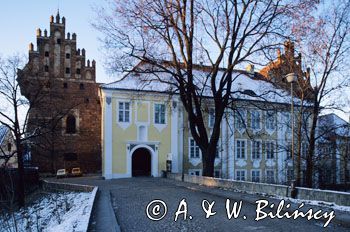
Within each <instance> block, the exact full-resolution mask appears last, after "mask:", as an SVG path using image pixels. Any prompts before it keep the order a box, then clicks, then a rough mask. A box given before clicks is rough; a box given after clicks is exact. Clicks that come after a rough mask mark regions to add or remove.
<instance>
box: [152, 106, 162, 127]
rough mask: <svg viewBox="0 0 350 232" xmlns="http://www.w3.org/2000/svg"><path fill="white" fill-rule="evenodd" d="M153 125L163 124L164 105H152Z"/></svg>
mask: <svg viewBox="0 0 350 232" xmlns="http://www.w3.org/2000/svg"><path fill="white" fill-rule="evenodd" d="M154 123H156V124H165V105H164V104H154Z"/></svg>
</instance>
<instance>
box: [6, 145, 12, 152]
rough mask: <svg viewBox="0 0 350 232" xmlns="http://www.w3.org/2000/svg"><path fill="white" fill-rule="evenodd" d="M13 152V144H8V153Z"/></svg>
mask: <svg viewBox="0 0 350 232" xmlns="http://www.w3.org/2000/svg"><path fill="white" fill-rule="evenodd" d="M11 150H12V144H11V143H8V144H7V151H8V152H11Z"/></svg>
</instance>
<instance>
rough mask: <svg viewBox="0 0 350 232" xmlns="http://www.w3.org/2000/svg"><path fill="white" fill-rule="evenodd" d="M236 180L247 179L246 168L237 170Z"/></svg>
mask: <svg viewBox="0 0 350 232" xmlns="http://www.w3.org/2000/svg"><path fill="white" fill-rule="evenodd" d="M236 180H240V181H245V170H237V171H236Z"/></svg>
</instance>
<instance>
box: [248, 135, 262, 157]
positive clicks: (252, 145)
mask: <svg viewBox="0 0 350 232" xmlns="http://www.w3.org/2000/svg"><path fill="white" fill-rule="evenodd" d="M255 143H259V144H260V145H259V150H258V152H259V158H257V157H254V153H253V151H255V149H254V148H255V146H254V144H255ZM250 151H251V158H252V160H261V156H262V141H261V140H253V141H251V149H250Z"/></svg>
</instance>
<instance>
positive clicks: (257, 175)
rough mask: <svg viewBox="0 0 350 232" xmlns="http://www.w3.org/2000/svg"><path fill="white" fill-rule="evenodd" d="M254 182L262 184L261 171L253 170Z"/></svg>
mask: <svg viewBox="0 0 350 232" xmlns="http://www.w3.org/2000/svg"><path fill="white" fill-rule="evenodd" d="M252 181H253V182H260V170H252Z"/></svg>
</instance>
